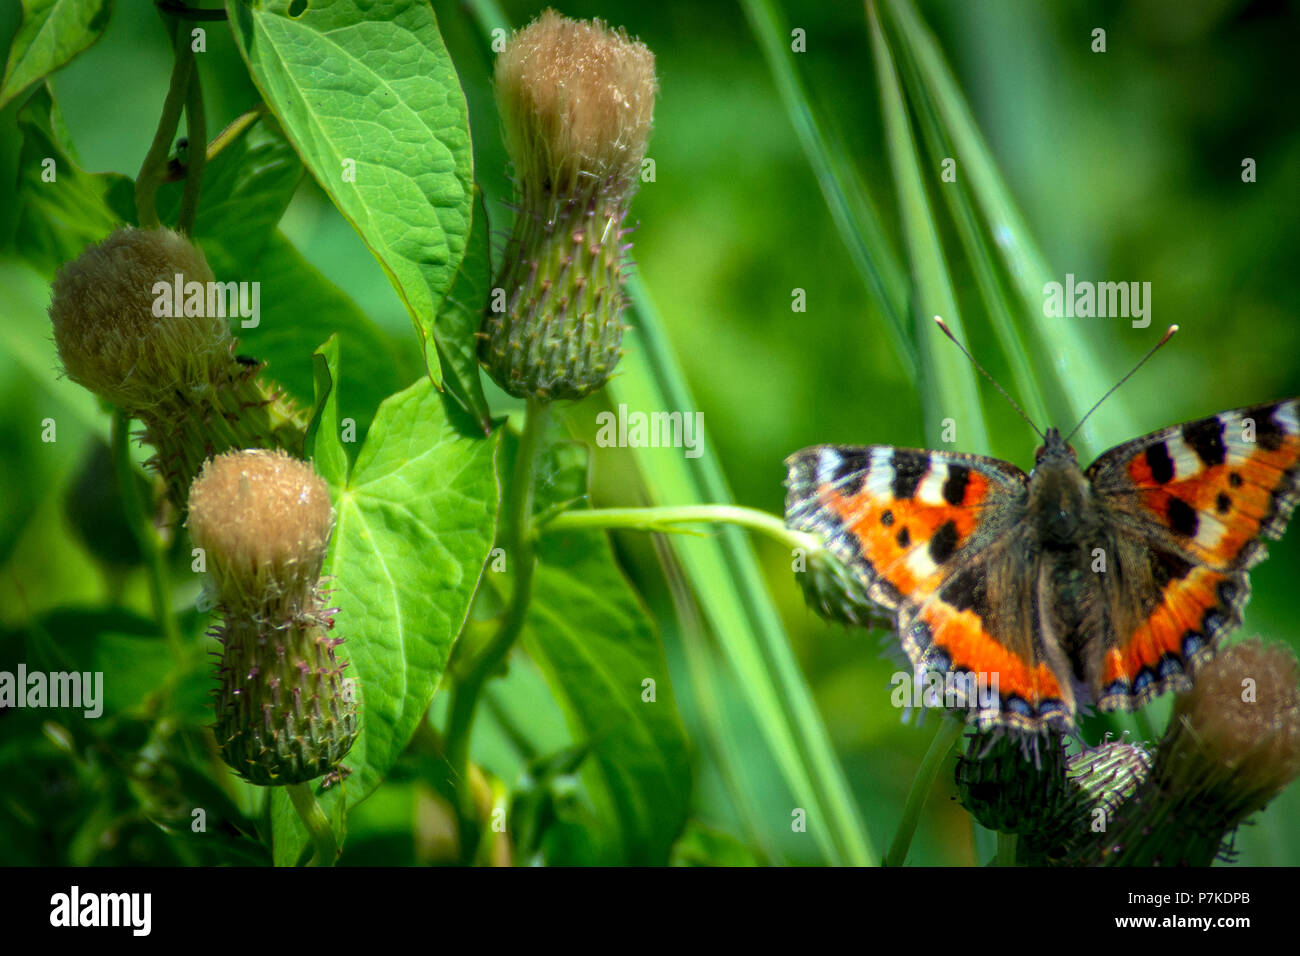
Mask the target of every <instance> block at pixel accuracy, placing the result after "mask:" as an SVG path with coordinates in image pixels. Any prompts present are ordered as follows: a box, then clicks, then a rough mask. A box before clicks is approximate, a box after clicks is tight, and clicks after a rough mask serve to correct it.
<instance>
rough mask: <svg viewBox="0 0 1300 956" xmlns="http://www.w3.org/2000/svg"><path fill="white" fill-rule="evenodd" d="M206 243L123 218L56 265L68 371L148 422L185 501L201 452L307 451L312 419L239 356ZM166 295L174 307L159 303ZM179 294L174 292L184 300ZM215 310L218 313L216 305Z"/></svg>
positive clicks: (55, 305)
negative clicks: (200, 291) (195, 293)
mask: <svg viewBox="0 0 1300 956" xmlns="http://www.w3.org/2000/svg"><path fill="white" fill-rule="evenodd" d="M214 281H215V280H214V278H213V275H212V270H211V269H209V268H208V264H207V261H206V260H205V259H204V257H203V253H202V252H201V251H199V249H198V248H197V247H196V246H194V245H193V243H191V242H190V241H189V239H187V238H186V237H185V236H183V235H181V234H180V233H178V232H173V231H171V230H170V229H132V228H129V227H127V228H122V229H119V230H117V231H116V232H114V233H113V234H112V235H110V236H109V237H108V238H107V239H105V240H104V241H103V242H101V243H99V244H98V245H92V246H90V247H89V248H88V249H86V251H85V252H83V253H82V254H81V256H79V257H78V258H77V259H75V260H74V261H72V262H69V263H67V264H65V265H64V266H63V268H62V269H60V270H59V273H58V275H57V276H56V277H55V279H54V285H53V296H52V298H51V302H50V320H51V322H52V324H53V327H54V341H55V344H56V345H57V346H58V350H59V357H60V358H61V359H62V361H63V366H64V368H65V369H66V370H67V373H68V377H69V378H71V379H72V380H73V381H75V382H77V383H79V384H80V385H83V386H85V387H86V388H87V389H89V390H90V391H92V392H94V393H95V394H97V395H99V396H100V397H101V398H104V399H106V400H107V401H109V402H112V403H113V404H114V405H117V406H119V407H120V408H122V409H124V410H125V411H126V412H127V413H128V414H130V415H131V416H132V417H136V418H139V419H140V420H141V421H142V422H144V424H145V429H146V430H145V436H144V438H145V441H147V442H148V443H150V444H152V445H153V446H154V448H155V451H156V454H155V456H154V458H153V459H152V461H151V464H152V465H153V466H154V467H155V468H156V470H157V471H158V472H159V473H160V474H161V475H162V476H163V478H164V479H165V481H166V483H167V488H168V493H169V495H170V497H171V499H172V502H173V504H175V505H176V506H177V507H178V508H180V509H183V508H184V505H185V498H186V495H187V493H188V491H189V487H190V482H191V481H192V480H193V479H194V476H195V475H196V474H197V473H198V470H199V468H200V467H201V465H202V464H203V462H204V460H206V459H207V458H209V457H211V456H212V455H214V454H217V453H219V452H222V451H227V450H229V449H231V448H248V447H254V448H260V447H283V448H286V449H288V450H289V451H291V452H294V453H296V454H301V452H302V450H303V447H304V446H303V441H304V435H305V431H306V427H305V424H304V423H303V422H302V421H301V419H300V416H299V415H298V413H297V412H296V411H295V410H294V409H293V407H292V406H291V405H290V404H289V403H288V402H286V401H284V400H283V398H282V396H281V395H280V394H279V392H278V391H277V390H276V389H274V388H273V387H270V386H266V385H264V384H263V383H262V382H260V381H259V380H258V378H257V373H258V371H259V370H260V369H259V366H258V365H257V363H252V364H251V365H250V364H248V363H244V362H241V361H240V360H239V359H237V358H236V357H235V354H234V350H235V339H234V338H232V337H231V334H230V328H229V326H228V324H227V320H226V318H225V316H224V315H221V314H219V311H220V310H217V309H213V308H210V307H209V306H208V296H206V295H205V296H202V297H200V298H201V300H202V303H201V304H200V301H199V300H191V299H189V298H188V294H187V295H186V296H175V295H172V296H167V295H164V294H161V291H160V290H161V289H162V288H166V289H167V290H169V291H170V290H175V289H178V288H179V289H182V290H184V289H186V288H192V286H191V285H190V284H191V283H200V284H202V287H203V288H204V289H205V290H206V289H209V288H211V287H210V286H209V285H208V284H209V283H213V282H214ZM164 300H166V301H167V305H168V306H169V307H163V303H164ZM177 300H179V301H177ZM214 313H218V314H214Z"/></svg>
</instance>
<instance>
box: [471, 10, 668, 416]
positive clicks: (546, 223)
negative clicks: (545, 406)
mask: <svg viewBox="0 0 1300 956" xmlns="http://www.w3.org/2000/svg"><path fill="white" fill-rule="evenodd" d="M656 90H657V84H656V81H655V72H654V54H653V53H651V52H650V50H649V49H647V48H646V47H645V45H644V44H642V43H639V42H636V41H633V40H630V39H629V38H628V36H627V34H626V33H624V32H623V31H621V30H620V31H615V30H612V29H609V28H608V27H606V26H605V25H604V24H603V23H601V22H600V21H599V20H597V21H594V22H592V23H586V22H577V21H574V20H568V19H565V18H564V17H561V16H560V15H559V14H557V13H555V12H554V11H551V10H548V11H546V12H545V13H544V14H542V16H541V17H540V18H538V19H537V20H535V21H534V22H533V23H531V24H530V25H529V26H527V27H525V28H524V29H523V30H521V31H519V32H518V33H516V34H515V35H514V37H513V38H511V40H510V42H509V44H508V45H507V46H506V49H505V50H504V51H503V52H502V53H501V55H500V56H499V57H498V58H497V62H496V98H497V104H498V108H499V109H500V112H501V124H502V131H503V136H504V139H505V144H506V150H507V151H508V153H509V155H510V160H511V162H512V163H513V164H514V169H515V176H516V186H517V191H518V194H519V206H518V210H517V215H516V218H515V225H514V230H513V232H512V234H511V236H510V239H509V241H508V242H507V245H506V251H505V257H504V261H503V264H502V269H501V272H500V273H499V276H498V279H497V282H496V283H495V284H494V294H493V301H490V302H489V304H488V307H487V310H486V312H485V313H484V318H483V325H482V329H481V331H480V333H479V359H480V361H481V362H482V363H483V364H484V365H485V366H486V368H487V370H488V372H489V374H490V375H491V376H492V378H493V380H494V381H496V383H497V384H498V385H500V386H501V387H502V388H503V389H505V390H506V391H507V392H509V393H510V394H511V395H515V396H517V397H521V398H536V399H539V400H543V401H549V400H553V399H558V398H581V397H582V396H584V395H587V394H589V393H590V392H592V391H594V390H596V389H598V388H600V387H601V386H602V385H604V384H605V382H606V380H607V379H608V378H609V376H610V375H611V374H612V373H613V371H614V367H615V366H616V365H617V364H618V359H619V354H620V353H619V347H620V345H621V343H622V339H623V322H622V314H623V307H624V301H623V292H622V274H623V267H624V254H625V252H626V249H627V246H625V244H624V239H625V237H626V233H627V230H625V229H624V227H623V222H624V219H625V218H626V215H627V209H628V204H629V203H630V202H631V199H632V195H633V193H634V192H635V191H636V186H637V182H638V177H639V175H640V172H641V163H642V160H643V159H644V157H645V149H646V142H647V141H648V139H649V136H650V129H651V125H652V116H653V112H654V100H655V93H656ZM496 290H501V293H497V291H496ZM498 294H503V298H504V302H503V303H502V302H500V301H499V300H498V299H497V296H498ZM502 304H503V305H504V311H501V310H500V309H499V308H498V307H499V306H500V305H502Z"/></svg>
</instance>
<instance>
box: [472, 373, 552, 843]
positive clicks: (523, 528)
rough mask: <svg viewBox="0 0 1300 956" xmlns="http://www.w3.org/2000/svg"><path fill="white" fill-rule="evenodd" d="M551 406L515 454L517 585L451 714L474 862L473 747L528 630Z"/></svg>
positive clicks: (511, 524) (542, 408)
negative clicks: (487, 690) (483, 708)
mask: <svg viewBox="0 0 1300 956" xmlns="http://www.w3.org/2000/svg"><path fill="white" fill-rule="evenodd" d="M549 407H550V406H549V405H547V404H546V403H543V402H539V401H537V400H536V399H529V400H528V408H527V411H526V413H525V418H524V426H523V430H522V432H521V433H520V436H519V448H518V451H517V452H516V454H515V471H514V480H513V481H512V482H511V485H510V498H509V500H508V501H507V502H506V525H505V541H506V556H507V559H508V560H509V561H510V562H512V563H513V564H514V586H513V588H512V589H511V592H510V604H509V606H508V607H507V609H506V613H505V617H504V618H503V619H502V622H501V627H500V629H499V630H498V631H497V633H496V634H495V635H493V637H492V639H491V640H490V641H489V642H488V644H487V646H485V647H484V648H483V650H482V651H481V652H479V654H478V656H477V657H476V658H474V659H473V660H472V661H470V663H469V664H468V666H467V667H466V668H465V670H464V672H463V676H461V677H460V678H459V679H458V680H457V682H456V685H455V689H454V691H453V693H452V699H451V716H450V717H449V718H448V722H447V760H448V762H449V763H450V764H451V772H452V780H453V781H454V783H455V786H456V791H457V797H458V800H457V808H456V809H457V813H458V814H459V816H460V833H461V858H462V859H463V860H465V861H467V862H468V861H470V860H473V859H474V854H475V851H476V850H477V848H478V825H477V814H476V813H475V810H474V794H473V789H472V787H471V785H470V779H469V743H470V735H471V733H472V731H473V726H474V714H475V711H476V710H477V709H478V702H479V698H480V697H481V696H482V693H483V687H484V685H485V684H486V683H487V682H488V680H489V678H491V677H492V676H493V675H494V674H495V673H496V672H497V671H498V669H499V668H500V667H501V664H502V662H503V661H504V660H505V659H506V655H508V654H509V653H510V648H511V647H513V646H514V643H515V641H516V640H517V639H518V637H519V632H520V631H522V630H523V626H524V618H525V617H526V616H527V613H528V603H529V601H530V600H531V598H532V593H533V570H534V554H533V538H534V530H535V529H534V527H533V490H534V475H535V472H536V459H537V451H538V448H539V445H540V439H541V433H542V429H543V426H544V425H545V420H546V413H547V411H548V409H549Z"/></svg>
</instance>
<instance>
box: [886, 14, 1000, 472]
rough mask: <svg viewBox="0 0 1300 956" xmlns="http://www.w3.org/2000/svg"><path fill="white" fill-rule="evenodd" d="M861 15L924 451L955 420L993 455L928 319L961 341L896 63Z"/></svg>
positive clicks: (957, 370) (969, 389)
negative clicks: (909, 317) (900, 238)
mask: <svg viewBox="0 0 1300 956" xmlns="http://www.w3.org/2000/svg"><path fill="white" fill-rule="evenodd" d="M867 12H868V20H869V21H870V25H871V49H872V53H873V55H874V57H875V61H876V75H877V78H878V79H879V82H880V97H881V111H882V113H883V114H884V121H885V141H886V145H887V146H888V147H889V158H890V164H891V168H892V169H893V172H894V185H895V186H896V187H897V189H898V204H899V218H900V219H901V221H902V226H903V235H904V237H905V238H906V240H907V255H908V260H909V261H910V263H911V267H912V268H911V272H912V311H913V313H914V316H915V320H916V343H917V352H918V354H919V355H920V360H921V366H920V367H921V377H920V381H919V385H920V389H921V404H922V407H923V409H924V415H925V434H926V437H927V439H928V440H929V442H930V447H932V448H937V447H939V445H940V442H941V438H940V435H941V433H942V432H943V425H942V422H943V421H945V420H949V419H951V420H954V421H956V422H957V427H958V429H959V433H960V435H961V443H962V447H963V448H964V449H966V450H968V451H973V452H976V453H979V454H985V455H987V454H989V453H990V451H991V449H990V448H989V436H988V429H987V427H986V426H985V423H984V413H983V410H982V407H981V405H980V394H979V388H978V387H977V385H976V382H975V371H974V369H972V368H971V366H970V363H969V361H968V360H967V359H966V356H964V355H962V353H961V351H960V350H959V349H956V348H954V347H953V346H952V343H950V342H948V341H946V340H945V338H944V336H943V333H942V332H940V331H939V329H938V328H937V327H936V326H935V324H934V319H933V317H934V316H936V315H941V316H943V318H944V320H945V321H946V322H947V323H948V327H949V328H951V329H952V332H953V334H954V335H956V336H957V338H958V340H964V339H965V335H964V334H963V331H962V325H961V317H960V315H958V312H957V297H956V295H955V294H954V293H953V289H952V279H951V277H950V276H949V274H948V266H947V263H946V262H945V261H944V257H943V248H942V247H941V246H940V244H939V227H938V225H937V224H936V223H935V220H934V215H933V213H932V211H931V209H930V201H929V199H928V198H927V196H926V192H925V183H924V182H923V181H922V179H921V173H920V169H921V166H920V161H919V159H918V158H917V153H916V143H915V141H914V140H913V138H912V127H911V123H910V121H909V120H908V115H907V104H906V103H905V102H904V100H903V91H902V89H901V88H900V86H899V82H898V74H897V72H896V71H895V69H894V60H893V57H892V56H891V55H890V52H889V47H888V45H887V44H886V42H885V36H884V33H883V32H882V31H881V29H880V23H879V21H878V20H877V19H876V14H875V8H874V7H871V6H868V8H867Z"/></svg>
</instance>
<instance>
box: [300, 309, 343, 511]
mask: <svg viewBox="0 0 1300 956" xmlns="http://www.w3.org/2000/svg"><path fill="white" fill-rule="evenodd" d="M312 367H313V369H314V371H315V375H316V406H315V409H314V411H313V414H312V417H311V424H310V425H309V426H308V428H307V451H308V454H310V456H311V459H312V464H314V465H315V466H316V471H317V472H318V473H319V474H320V476H321V477H322V478H324V479H325V480H326V481H328V482H329V483H330V486H331V487H335V488H341V487H343V486H344V485H345V484H347V480H348V468H349V462H348V456H347V452H346V451H344V449H343V444H342V443H341V442H340V441H339V440H338V435H339V390H338V387H337V385H338V382H337V379H336V378H335V371H334V370H335V369H337V368H338V367H339V337H338V335H337V334H335V335H331V336H330V337H329V338H328V339H326V340H325V343H324V344H323V345H322V346H321V347H320V348H318V349H317V350H316V351H315V352H314V353H312ZM322 431H324V433H325V438H323V439H322V438H321V432H322Z"/></svg>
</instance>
